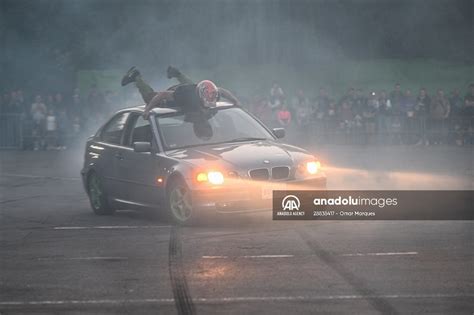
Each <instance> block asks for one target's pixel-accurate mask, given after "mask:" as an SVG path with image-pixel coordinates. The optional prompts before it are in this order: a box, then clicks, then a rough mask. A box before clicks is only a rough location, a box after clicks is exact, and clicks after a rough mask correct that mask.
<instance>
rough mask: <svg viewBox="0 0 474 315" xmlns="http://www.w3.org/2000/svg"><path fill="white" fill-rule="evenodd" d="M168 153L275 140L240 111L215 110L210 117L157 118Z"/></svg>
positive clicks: (177, 114) (164, 116)
mask: <svg viewBox="0 0 474 315" xmlns="http://www.w3.org/2000/svg"><path fill="white" fill-rule="evenodd" d="M156 121H157V125H158V129H159V132H160V136H161V140H162V141H163V145H164V147H165V149H166V150H174V149H179V148H186V147H191V146H199V145H206V144H217V143H228V142H239V141H250V140H266V139H274V138H273V136H272V135H271V134H270V133H269V132H268V131H267V130H266V129H265V128H264V127H263V126H262V125H261V124H260V123H259V122H258V121H256V120H255V119H254V118H253V117H251V116H250V115H249V114H247V113H246V112H245V111H243V110H242V109H240V108H235V107H233V108H222V109H215V110H213V111H212V112H210V113H207V114H202V113H182V112H178V113H173V114H166V115H159V116H156Z"/></svg>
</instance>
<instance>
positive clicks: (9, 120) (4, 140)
mask: <svg viewBox="0 0 474 315" xmlns="http://www.w3.org/2000/svg"><path fill="white" fill-rule="evenodd" d="M22 123H23V119H22V115H19V114H1V115H0V148H1V149H20V148H22V146H23V143H22V141H23V128H22Z"/></svg>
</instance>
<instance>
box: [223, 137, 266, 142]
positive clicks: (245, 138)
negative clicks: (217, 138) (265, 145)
mask: <svg viewBox="0 0 474 315" xmlns="http://www.w3.org/2000/svg"><path fill="white" fill-rule="evenodd" d="M256 140H268V139H267V138H257V137H240V138H235V139H232V140H229V141H226V142H240V141H256Z"/></svg>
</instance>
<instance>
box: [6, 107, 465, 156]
mask: <svg viewBox="0 0 474 315" xmlns="http://www.w3.org/2000/svg"><path fill="white" fill-rule="evenodd" d="M73 129H74V128H69V129H68V130H70V131H69V132H59V131H54V132H49V131H47V130H46V127H45V125H38V124H36V123H35V122H34V121H33V120H31V119H25V117H24V115H21V114H0V149H26V150H28V149H48V148H61V147H64V146H70V145H71V144H75V142H77V138H78V137H80V134H78V132H77V131H76V132H75V131H72V130H73ZM88 129H90V128H88ZM82 133H84V130H83V132H82ZM287 135H288V136H287V140H289V141H290V142H295V143H298V144H301V145H304V144H310V143H315V144H350V145H353V144H376V145H399V144H405V145H415V144H453V145H472V144H474V117H451V118H450V119H445V120H439V121H437V120H432V119H423V118H407V119H400V118H398V117H377V118H375V119H374V120H371V121H355V120H352V121H339V120H336V119H334V120H328V119H317V120H314V121H312V122H310V123H307V124H305V125H292V126H290V127H288V128H287ZM292 140H293V141H292Z"/></svg>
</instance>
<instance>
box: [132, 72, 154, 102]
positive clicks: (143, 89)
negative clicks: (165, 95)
mask: <svg viewBox="0 0 474 315" xmlns="http://www.w3.org/2000/svg"><path fill="white" fill-rule="evenodd" d="M135 86H136V87H137V89H138V91H139V92H140V95H141V96H142V98H143V100H144V101H145V103H146V104H148V103H149V102H150V101H151V99H152V98H153V97H154V96H155V95H156V92H155V90H153V88H152V87H151V86H150V85H149V84H148V83H146V82H145V81H144V80H143V79H142V77H141V76H140V75H138V76H137V77H136V78H135Z"/></svg>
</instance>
